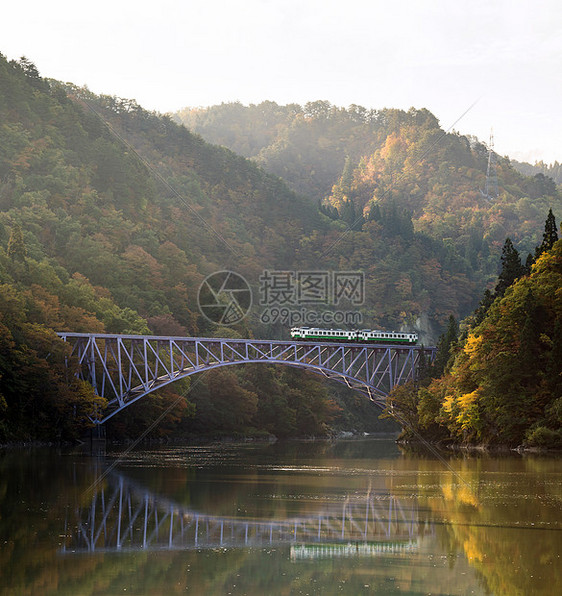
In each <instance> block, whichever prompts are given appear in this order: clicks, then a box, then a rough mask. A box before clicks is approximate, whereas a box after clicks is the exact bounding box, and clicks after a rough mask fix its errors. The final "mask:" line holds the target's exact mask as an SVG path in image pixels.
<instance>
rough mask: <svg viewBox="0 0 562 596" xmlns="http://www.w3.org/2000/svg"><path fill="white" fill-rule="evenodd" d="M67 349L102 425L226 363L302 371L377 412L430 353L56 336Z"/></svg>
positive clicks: (381, 348)
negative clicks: (361, 398) (99, 403)
mask: <svg viewBox="0 0 562 596" xmlns="http://www.w3.org/2000/svg"><path fill="white" fill-rule="evenodd" d="M59 335H60V336H61V337H62V338H63V339H64V340H65V341H67V342H69V343H70V344H71V345H72V355H71V359H70V361H69V362H77V369H76V370H75V371H74V372H75V374H76V375H77V376H78V377H79V378H81V379H83V380H85V381H88V382H89V383H91V384H92V386H93V387H94V390H95V392H96V394H97V395H99V396H101V397H104V398H106V399H107V400H108V406H107V408H106V409H105V410H104V411H103V412H101V413H100V414H99V416H98V417H97V418H96V419H95V420H93V422H95V423H102V422H105V421H106V420H108V419H109V418H111V417H112V416H114V415H115V414H117V413H118V412H120V411H121V410H123V409H124V408H126V407H127V406H129V405H131V404H132V403H134V402H136V401H137V400H139V399H141V398H142V397H144V396H145V395H147V394H149V393H151V392H153V391H156V390H157V389H159V388H161V387H164V386H165V385H168V384H169V383H173V382H174V381H177V380H179V379H182V378H185V377H188V376H191V375H193V374H196V373H199V372H204V371H206V370H212V369H213V368H218V367H223V366H231V365H234V364H251V363H269V364H284V365H287V366H293V367H298V368H305V369H309V370H311V371H313V372H315V373H317V374H320V375H322V376H324V377H325V378H328V379H333V380H335V381H338V382H340V383H343V384H345V385H346V386H347V387H349V388H351V389H355V390H357V391H360V392H361V393H363V394H364V395H365V396H366V397H367V398H368V399H370V400H371V401H373V402H374V403H375V404H377V405H378V406H380V407H384V404H385V400H386V398H387V397H388V394H389V393H390V391H392V389H393V388H394V387H395V386H396V385H400V384H401V383H404V382H407V381H410V380H414V379H415V378H416V371H417V369H418V367H419V365H420V361H421V359H422V358H428V359H429V360H433V358H434V356H435V348H422V347H421V346H394V345H392V346H391V345H366V344H348V343H331V342H330V343H328V342H321V343H317V342H301V341H279V340H275V341H271V340H250V339H221V338H196V337H161V336H146V335H109V334H82V333H60V334H59Z"/></svg>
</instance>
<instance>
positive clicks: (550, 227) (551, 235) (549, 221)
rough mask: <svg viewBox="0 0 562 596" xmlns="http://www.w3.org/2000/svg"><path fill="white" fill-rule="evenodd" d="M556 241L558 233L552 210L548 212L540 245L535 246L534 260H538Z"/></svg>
mask: <svg viewBox="0 0 562 596" xmlns="http://www.w3.org/2000/svg"><path fill="white" fill-rule="evenodd" d="M557 240H558V232H557V230H556V218H555V217H554V214H553V213H552V209H549V210H548V215H547V217H546V221H545V223H544V234H543V236H542V243H541V244H540V246H537V248H536V250H535V260H536V259H538V258H539V257H540V256H541V255H542V254H543V252H547V251H549V250H550V249H551V248H552V247H553V246H554V243H555V242H556V241H557Z"/></svg>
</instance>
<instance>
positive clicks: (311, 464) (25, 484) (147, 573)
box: [0, 441, 562, 596]
mask: <svg viewBox="0 0 562 596" xmlns="http://www.w3.org/2000/svg"><path fill="white" fill-rule="evenodd" d="M109 468H112V469H113V471H112V472H111V473H108V474H107V475H106V472H107V470H108V469H109ZM561 511H562V470H561V469H560V465H559V459H554V458H546V457H535V456H524V457H520V456H510V457H498V456H481V457H472V456H470V457H468V456H454V457H451V456H446V457H444V459H436V458H434V457H432V456H421V455H419V454H413V453H409V454H404V453H401V452H400V451H399V450H398V449H397V447H396V445H394V444H393V443H392V442H385V443H383V442H377V441H365V442H345V443H335V444H330V443H322V444H321V443H317V444H291V445H266V446H256V445H253V446H244V445H235V446H234V445H233V446H224V445H223V446H213V447H166V448H161V449H153V450H145V451H139V452H135V453H130V454H128V455H126V456H123V455H122V454H120V453H115V454H111V453H110V454H108V455H107V456H106V457H104V458H101V459H100V458H92V457H89V456H87V455H84V454H81V455H80V454H70V453H62V452H57V451H54V450H39V451H38V450H34V451H29V452H22V451H12V452H10V451H0V595H2V596H3V595H4V594H6V595H7V594H10V595H11V594H41V595H43V594H84V595H90V594H117V593H123V592H127V593H134V594H173V593H179V592H181V593H185V592H187V593H196V594H210V595H212V594H227V593H229V592H231V593H233V594H236V593H239V594H248V595H250V594H251V595H254V594H256V595H257V594H266V593H267V594H278V593H284V594H300V593H302V594H306V593H308V594H320V593H321V594H323V595H324V594H342V593H343V594H364V593H369V592H377V593H382V594H425V593H432V594H459V595H460V594H495V595H498V596H502V595H506V596H512V595H517V594H522V595H527V594H539V595H545V596H546V595H549V594H553V593H556V590H557V588H556V586H560V585H562V565H561V564H560V563H561V556H562V516H561V515H560V514H561Z"/></svg>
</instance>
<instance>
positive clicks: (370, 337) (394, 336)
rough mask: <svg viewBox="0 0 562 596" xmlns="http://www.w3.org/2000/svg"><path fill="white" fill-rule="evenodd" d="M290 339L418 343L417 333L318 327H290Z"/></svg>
mask: <svg viewBox="0 0 562 596" xmlns="http://www.w3.org/2000/svg"><path fill="white" fill-rule="evenodd" d="M291 337H292V338H293V339H297V340H315V341H334V342H354V343H384V344H409V345H412V344H415V343H417V341H418V335H417V333H405V332H402V331H379V330H373V329H361V330H352V331H348V330H345V329H321V328H320V327H292V328H291Z"/></svg>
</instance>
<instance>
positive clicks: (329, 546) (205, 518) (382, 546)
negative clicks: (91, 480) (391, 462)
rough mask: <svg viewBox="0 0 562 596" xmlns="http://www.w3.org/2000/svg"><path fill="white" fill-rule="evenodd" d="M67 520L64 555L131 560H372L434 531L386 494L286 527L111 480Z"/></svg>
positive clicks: (407, 500)
mask: <svg viewBox="0 0 562 596" xmlns="http://www.w3.org/2000/svg"><path fill="white" fill-rule="evenodd" d="M94 486H95V488H94V490H93V492H92V496H91V499H90V500H89V502H87V501H85V502H83V503H82V504H80V505H79V506H78V507H76V508H75V510H74V513H73V514H71V515H70V517H69V518H67V525H66V528H65V531H64V536H65V540H64V542H63V545H62V548H61V552H62V553H65V554H74V553H81V552H130V551H155V550H157V551H161V550H189V549H216V548H260V547H271V546H282V545H289V546H291V549H292V550H291V556H293V557H294V558H311V557H314V558H325V557H334V556H336V557H341V556H361V555H362V556H366V555H367V556H374V555H380V554H388V553H402V552H405V551H408V550H412V549H415V548H417V541H418V539H419V538H421V537H423V536H425V535H432V534H433V532H434V528H433V524H431V523H429V524H428V523H427V521H426V520H424V516H423V512H420V511H418V504H417V500H416V499H415V498H412V497H395V496H393V495H391V494H389V493H387V492H386V491H383V492H378V491H374V490H370V489H369V490H367V491H366V492H365V493H364V494H360V493H359V494H357V493H354V494H351V495H342V498H341V499H336V500H332V501H327V502H324V503H322V505H320V507H319V509H318V511H316V512H309V513H307V514H303V515H300V516H295V517H291V518H289V519H276V518H273V519H257V518H247V517H236V516H217V515H212V514H208V513H204V512H201V511H197V510H194V509H193V508H191V507H190V506H189V505H185V504H182V503H177V502H175V501H173V500H171V499H169V498H166V497H164V496H162V495H158V494H156V493H154V492H152V491H150V490H148V489H146V488H145V487H143V486H141V485H140V484H138V483H136V482H134V481H132V480H131V479H129V478H127V477H126V476H124V475H122V474H120V473H115V472H112V473H111V474H109V475H108V476H107V477H106V478H105V479H104V481H103V482H99V483H95V485H94Z"/></svg>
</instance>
